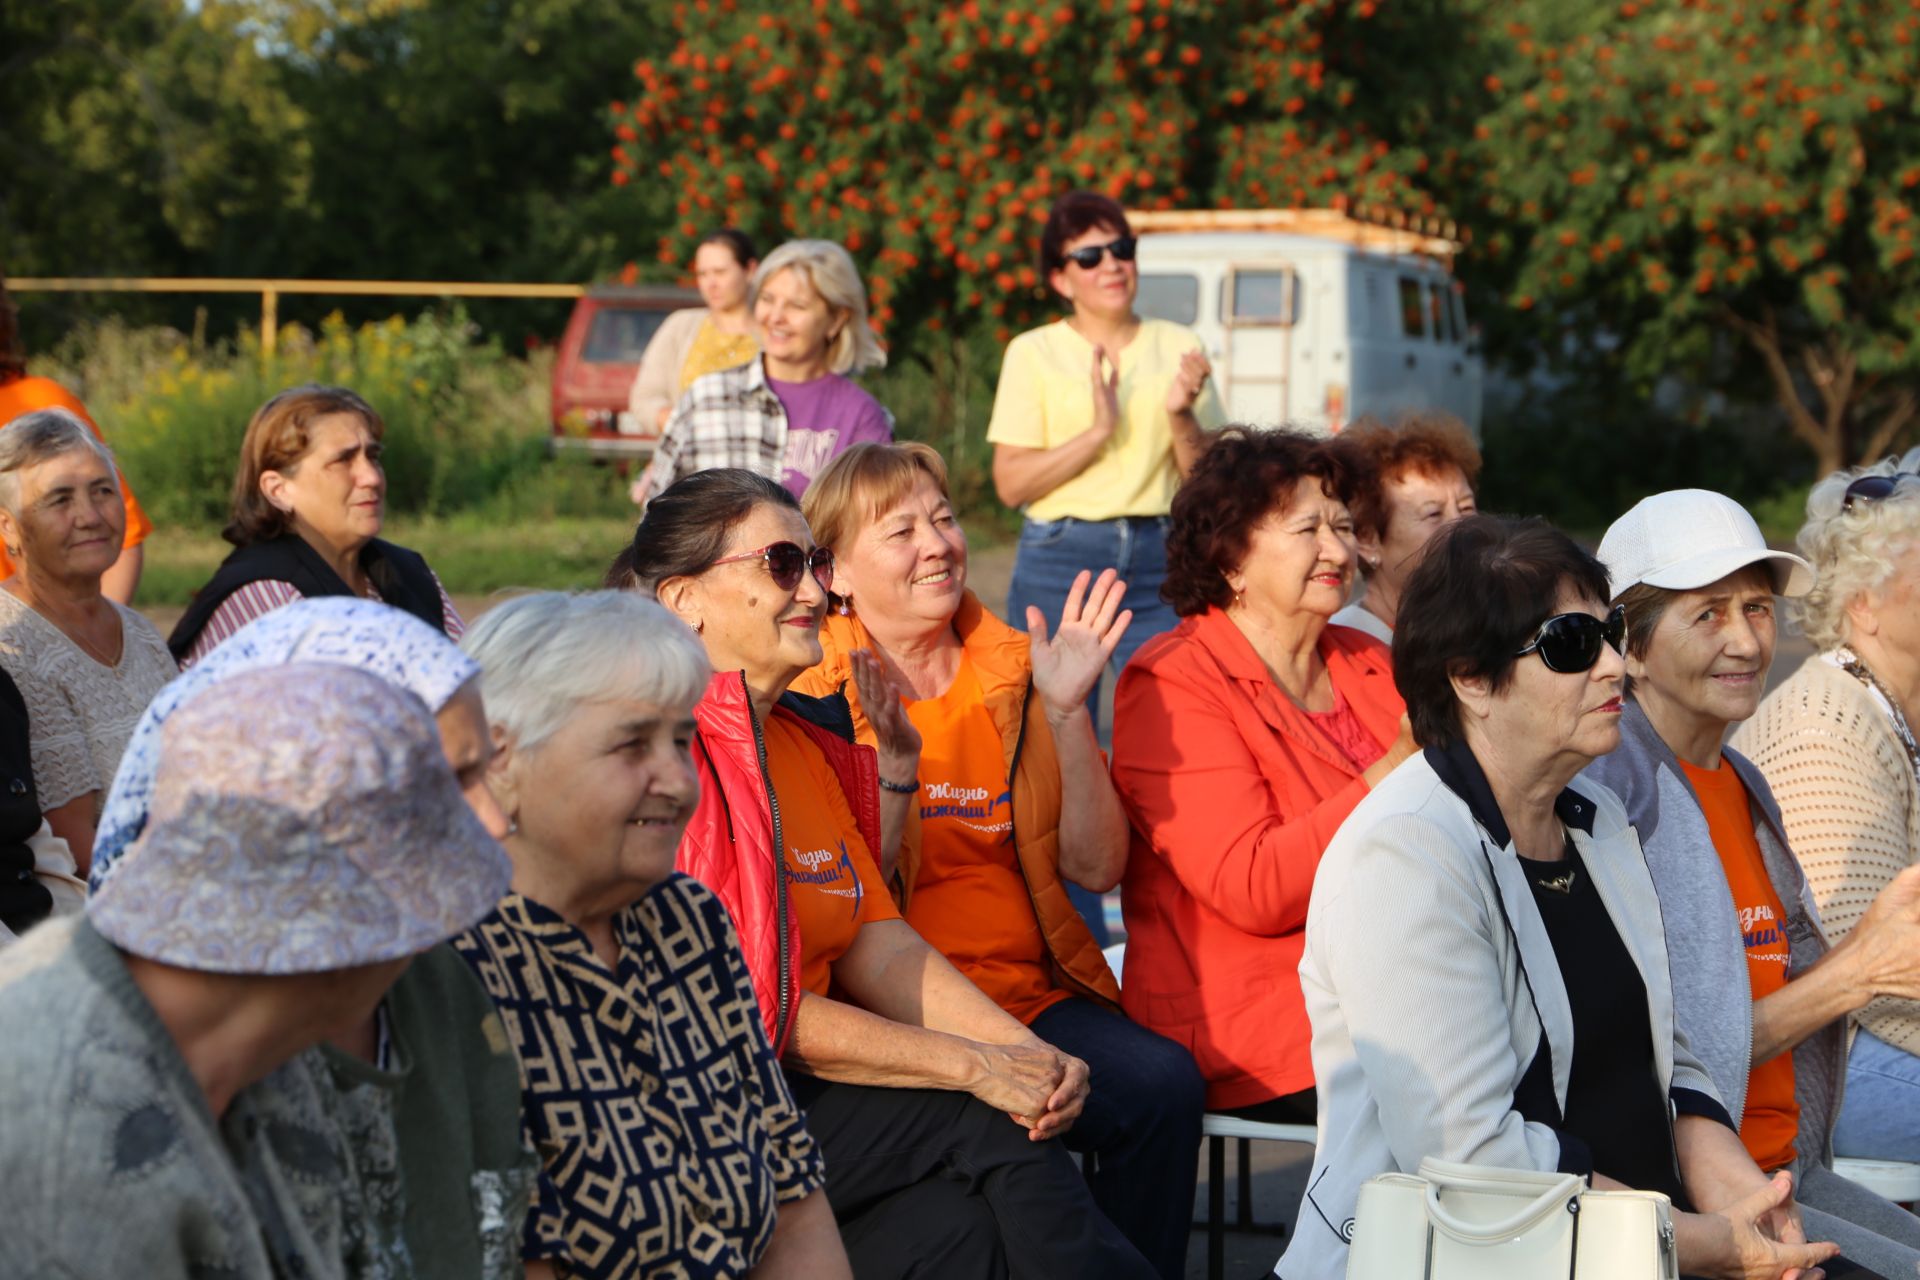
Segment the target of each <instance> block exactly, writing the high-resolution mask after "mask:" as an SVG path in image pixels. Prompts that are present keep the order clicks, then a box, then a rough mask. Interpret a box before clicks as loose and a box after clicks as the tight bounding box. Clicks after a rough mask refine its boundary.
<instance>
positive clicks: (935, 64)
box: [609, 0, 1477, 349]
mask: <svg viewBox="0 0 1920 1280" xmlns="http://www.w3.org/2000/svg"><path fill="white" fill-rule="evenodd" d="M672 18H673V23H672V25H673V29H674V30H675V31H677V32H678V33H679V38H678V40H677V42H676V43H674V44H673V45H672V46H671V47H669V48H666V49H663V50H662V51H661V52H659V53H658V54H656V55H652V56H642V57H641V58H640V59H639V60H638V61H637V62H635V63H634V64H633V85H632V93H631V96H630V99H629V100H624V101H617V102H615V103H613V104H612V106H611V108H610V109H609V114H610V123H611V125H612V128H613V132H614V135H615V142H616V146H615V150H614V170H613V173H612V181H613V183H614V184H615V185H616V186H618V187H619V188H620V189H621V190H622V191H624V192H626V193H627V197H628V202H627V204H626V206H625V207H627V208H629V209H630V210H631V212H632V217H631V223H632V225H634V226H635V227H648V228H659V229H662V230H663V234H662V235H661V236H660V239H659V242H658V244H657V245H656V246H655V252H656V256H657V259H658V261H659V262H660V263H663V264H668V266H669V267H670V268H673V269H678V267H679V265H680V264H682V263H684V262H685V261H686V260H687V258H688V257H689V255H690V253H691V251H692V248H693V245H694V243H695V242H696V241H697V240H698V238H699V237H700V236H702V235H704V234H705V233H706V232H707V231H709V230H710V229H712V228H713V227H716V226H721V225H728V224H731V225H737V226H741V227H743V228H745V229H747V230H749V231H751V232H753V233H755V234H757V235H758V236H760V237H761V238H762V239H764V240H766V241H768V242H772V241H777V240H780V239H785V238H787V237H789V236H799V235H806V236H821V237H826V238H830V239H835V240H839V241H841V242H842V243H844V244H845V245H846V246H847V247H848V249H850V250H851V251H852V252H853V253H854V254H855V256H856V257H857V258H858V259H859V260H860V261H861V262H862V264H863V266H864V268H865V270H866V274H867V283H868V287H869V292H870V295H871V298H872V302H873V309H874V319H875V322H876V324H877V325H878V326H879V327H880V329H881V330H882V332H883V333H885V334H886V335H887V336H888V337H889V338H890V339H891V340H892V342H893V344H894V346H895V347H896V349H899V348H901V347H903V346H906V347H909V348H911V347H912V346H913V345H914V344H915V343H920V344H924V345H928V346H931V345H937V344H939V343H942V342H944V339H942V338H941V337H939V335H941V334H942V333H951V332H952V331H953V330H955V329H974V328H978V329H980V330H985V331H991V332H992V333H993V334H994V335H995V336H997V337H1001V338H1004V337H1005V336H1006V335H1007V334H1008V333H1009V332H1010V331H1011V330H1012V329H1013V328H1014V327H1015V326H1017V325H1021V324H1025V323H1028V322H1030V321H1031V320H1032V319H1033V318H1034V317H1035V316H1036V315H1039V314H1042V313H1044V312H1047V311H1049V310H1050V309H1051V305H1050V303H1049V302H1048V301H1047V298H1046V294H1045V293H1044V291H1043V286H1044V282H1043V281H1041V280H1040V279H1039V273H1038V267H1037V264H1036V263H1035V262H1034V260H1033V255H1034V245H1035V242H1036V240H1037V237H1038V230H1039V224H1040V221H1041V220H1042V219H1043V218H1044V216H1045V213H1046V209H1047V207H1048V205H1049V204H1050V203H1051V202H1052V200H1053V199H1054V198H1055V197H1056V196H1058V195H1059V194H1060V193H1061V192H1063V191H1066V190H1069V189H1071V188H1074V187H1091V188H1095V189H1099V190H1103V191H1106V192H1108V193H1110V194H1112V195H1114V196H1115V197H1117V198H1119V199H1121V200H1122V201H1123V202H1124V203H1126V204H1127V205H1128V206H1129V207H1131V208H1142V209H1157V208H1173V207H1207V206H1211V205H1215V204H1219V205H1235V204H1246V205H1252V206H1256V207H1257V206H1260V205H1263V204H1269V203H1277V204H1327V203H1330V202H1332V201H1333V200H1334V199H1335V198H1337V197H1345V198H1349V199H1358V200H1372V201H1384V202H1389V203H1393V204H1396V205H1398V206H1400V207H1411V208H1416V209H1422V210H1425V211H1436V209H1435V205H1434V203H1433V201H1432V198H1431V196H1430V195H1428V194H1427V192H1428V190H1429V189H1430V184H1429V183H1428V181H1427V171H1428V170H1429V169H1430V168H1432V167H1433V166H1434V165H1435V164H1436V163H1439V164H1445V163H1447V162H1449V161H1450V160H1451V159H1452V158H1453V157H1454V154H1455V148H1453V147H1452V146H1450V145H1446V144H1444V143H1442V142H1440V140H1439V139H1438V137H1437V134H1438V133H1439V131H1440V126H1441V125H1442V123H1443V122H1446V121H1448V120H1455V121H1456V122H1457V120H1458V118H1459V116H1460V115H1461V113H1462V112H1463V111H1465V110H1466V109H1467V104H1468V103H1469V101H1470V99H1471V97H1472V96H1473V94H1474V93H1475V92H1477V88H1476V85H1477V80H1475V79H1473V78H1466V79H1464V80H1463V79H1462V78H1461V76H1460V73H1459V70H1458V68H1460V67H1461V66H1463V65H1464V64H1463V62H1462V61H1461V60H1460V59H1458V58H1453V57H1451V56H1450V54H1451V53H1452V52H1453V50H1454V48H1455V46H1456V45H1457V44H1458V41H1459V32H1460V31H1461V30H1462V28H1461V24H1459V23H1458V22H1456V21H1453V20H1450V19H1448V18H1447V16H1446V14H1445V13H1444V12H1443V11H1442V7H1441V6H1440V5H1438V4H1425V3H1406V4H1396V5H1391V6H1387V5H1379V6H1376V5H1375V4H1374V3H1372V0H1358V2H1355V0H1303V2H1302V3H1297V4H1287V5H1275V4H1272V3H1270V2H1269V0H962V2H961V3H957V4H956V3H948V2H947V0H893V2H892V3H886V4H877V3H873V2H872V0H834V2H832V3H828V2H827V0H815V2H814V3H812V4H810V5H801V4H784V3H759V4H750V3H740V2H737V0H679V2H678V3H675V4H674V6H673V10H672ZM1459 132H1461V133H1462V134H1463V133H1464V130H1463V129H1461V130H1459Z"/></svg>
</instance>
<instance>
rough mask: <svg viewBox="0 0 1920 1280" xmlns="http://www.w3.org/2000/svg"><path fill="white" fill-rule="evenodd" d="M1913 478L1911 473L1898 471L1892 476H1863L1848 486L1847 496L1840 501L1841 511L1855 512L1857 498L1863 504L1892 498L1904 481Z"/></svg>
mask: <svg viewBox="0 0 1920 1280" xmlns="http://www.w3.org/2000/svg"><path fill="white" fill-rule="evenodd" d="M1913 478H1914V475H1913V472H1911V471H1896V472H1894V473H1893V474H1892V475H1890V476H1861V477H1860V478H1859V479H1858V480H1855V481H1854V482H1853V483H1852V484H1850V485H1848V486H1847V492H1846V496H1845V497H1843V498H1841V499H1840V509H1841V510H1842V511H1851V510H1853V501H1854V499H1855V498H1858V499H1860V500H1861V501H1863V502H1878V501H1880V499H1882V498H1885V497H1888V496H1890V495H1891V494H1892V493H1893V491H1894V490H1895V489H1898V488H1899V487H1900V482H1901V481H1902V480H1911V479H1913Z"/></svg>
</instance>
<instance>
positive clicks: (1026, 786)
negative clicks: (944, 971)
mask: <svg viewBox="0 0 1920 1280" xmlns="http://www.w3.org/2000/svg"><path fill="white" fill-rule="evenodd" d="M953 629H954V632H955V634H956V635H958V636H959V637H960V643H961V645H962V646H964V647H965V649H966V651H967V657H968V659H969V660H970V661H971V662H972V663H973V670H974V675H975V677H976V678H977V679H978V680H979V682H980V691H981V694H982V696H983V698H984V699H985V701H986V707H987V714H988V715H989V716H990V717H991V718H992V720H993V725H994V728H995V729H997V730H999V732H1000V742H1001V745H1002V747H1003V749H1004V751H1005V753H1006V761H1007V773H1008V778H1009V783H1010V786H1011V789H1012V791H1013V838H1014V850H1015V853H1016V854H1017V857H1018V861H1019V864H1020V874H1021V876H1022V877H1023V878H1024V879H1025V880H1026V882H1027V892H1028V894H1029V896H1030V897H1031V898H1032V906H1033V911H1034V914H1035V916H1036V917H1037V918H1038V919H1039V921H1040V932H1041V934H1042V936H1044V937H1045V938H1046V942H1047V952H1048V954H1049V955H1050V956H1051V957H1052V960H1053V971H1054V972H1053V976H1054V981H1056V982H1057V983H1059V985H1060V986H1062V987H1064V988H1065V989H1066V990H1068V991H1071V992H1073V993H1074V994H1075V995H1080V996H1085V997H1087V998H1088V999H1091V1000H1096V1001H1099V1002H1100V1003H1103V1004H1105V1005H1107V1006H1109V1007H1110V1008H1113V1009H1116V1010H1117V1009H1118V1008H1119V1005H1120V986H1119V984H1118V983H1116V982H1115V981H1114V979H1113V971H1112V969H1110V968H1109V967H1108V966H1107V959H1106V957H1105V956H1103V955H1102V954H1100V947H1099V944H1098V943H1096V942H1095V941H1094V940H1093V934H1092V933H1091V932H1090V931H1089V930H1088V929H1087V924H1086V921H1084V920H1082V919H1081V918H1080V913H1079V912H1078V911H1076V910H1075V909H1074V906H1073V903H1072V901H1071V900H1070V899H1069V898H1068V897H1067V887H1066V884H1065V882H1063V881H1062V880H1061V878H1060V805H1061V800H1062V790H1061V783H1060V760H1059V757H1058V755H1056V754H1055V751H1054V745H1053V731H1052V730H1051V729H1049V728H1048V727H1047V716H1046V711H1045V709H1044V708H1043V707H1042V706H1041V703H1040V698H1039V696H1038V694H1037V693H1036V692H1035V691H1034V688H1033V669H1032V666H1031V664H1030V663H1029V662H1028V658H1027V636H1026V634H1025V633H1024V632H1021V631H1016V630H1014V629H1013V628H1012V627H1010V626H1008V625H1007V624H1006V623H1004V622H1002V621H1001V620H1000V619H998V618H996V617H994V616H993V614H991V613H989V612H988V611H987V609H986V607H985V606H983V605H982V604H981V603H980V601H979V600H978V599H976V598H975V597H974V594H973V593H972V592H971V591H969V592H967V593H966V596H965V598H964V599H963V600H962V601H961V603H960V609H959V612H957V613H956V614H955V615H954V618H953ZM820 642H821V646H822V647H823V648H824V649H825V651H826V656H825V657H824V658H823V659H822V660H821V662H820V664H819V665H818V666H816V667H813V668H812V669H810V670H808V671H806V672H804V673H802V674H801V676H800V678H799V679H797V680H795V681H794V682H793V686H792V687H793V690H794V692H796V693H805V694H812V695H814V696H816V697H819V696H824V695H826V694H831V693H844V694H845V695H846V698H847V702H848V704H849V705H850V706H851V707H852V708H853V727H854V736H855V737H856V738H857V739H858V740H859V741H860V742H863V743H866V744H867V745H869V746H871V745H872V744H873V741H874V734H873V726H872V725H871V724H870V723H868V721H867V716H866V711H865V709H864V708H863V707H861V705H860V693H859V690H858V688H857V687H856V686H855V684H854V681H853V667H852V664H851V661H850V660H849V658H848V655H849V654H850V653H852V652H853V650H855V649H866V648H871V647H872V646H873V641H872V639H871V638H870V637H869V636H868V635H867V630H866V628H865V627H863V626H861V625H860V620H859V619H858V618H843V617H838V616H836V615H833V614H829V615H828V616H827V619H826V623H825V625H824V626H823V627H821V629H820ZM919 867H920V815H919V810H918V808H917V807H915V808H913V809H911V810H910V812H909V814H908V817H907V824H906V828H905V830H904V832H903V833H902V835H901V839H900V856H899V860H898V862H897V864H896V870H895V875H894V883H893V891H894V896H895V897H896V898H898V899H899V902H900V909H901V911H902V912H903V913H904V912H905V911H906V908H907V903H908V901H909V899H910V898H911V897H912V894H913V882H914V879H915V876H916V875H917V874H918V871H919Z"/></svg>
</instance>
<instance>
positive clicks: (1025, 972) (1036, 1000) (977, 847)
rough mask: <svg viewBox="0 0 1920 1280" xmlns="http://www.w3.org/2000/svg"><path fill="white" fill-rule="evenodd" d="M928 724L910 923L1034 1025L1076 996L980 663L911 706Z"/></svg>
mask: <svg viewBox="0 0 1920 1280" xmlns="http://www.w3.org/2000/svg"><path fill="white" fill-rule="evenodd" d="M907 717H908V718H909V719H911V720H912V721H913V727H914V728H916V729H918V730H919V731H920V742H921V747H920V797H919V805H920V870H919V874H918V876H917V878H916V879H915V880H914V883H913V897H912V899H911V900H910V901H909V902H908V904H907V923H908V924H910V925H912V926H913V927H914V929H915V930H916V931H918V932H919V934H920V936H921V937H923V938H925V939H926V940H927V943H928V945H930V946H932V947H933V948H934V949H935V950H936V951H938V952H940V953H941V954H942V955H944V956H946V958H947V959H949V960H951V961H953V964H954V967H955V968H957V969H958V970H960V972H962V973H964V974H966V975H967V977H969V978H971V979H973V984H974V985H975V986H977V987H979V988H980V989H981V990H982V991H984V992H986V993H987V995H988V996H989V997H991V998H992V1000H993V1002H994V1003H995V1004H997V1005H999V1006H1000V1007H1001V1008H1002V1009H1005V1010H1006V1011H1007V1012H1008V1013H1010V1014H1012V1015H1013V1016H1014V1017H1016V1018H1018V1019H1019V1020H1020V1021H1021V1022H1032V1021H1033V1020H1034V1019H1035V1018H1036V1017H1038V1016H1039V1015H1040V1013H1041V1011H1042V1010H1044V1009H1047V1008H1049V1007H1051V1006H1052V1005H1055V1004H1058V1003H1059V1002H1060V1001H1062V1000H1065V999H1066V998H1067V996H1068V995H1069V994H1070V993H1069V992H1067V991H1064V990H1062V989H1061V988H1059V987H1057V986H1055V985H1054V982H1053V977H1052V974H1051V973H1050V972H1049V969H1048V956H1047V943H1046V939H1045V938H1044V937H1042V936H1041V933H1040V918H1039V916H1038V915H1037V914H1035V912H1034V907H1033V897H1032V895H1031V894H1029V893H1028V892H1027V882H1026V877H1024V876H1023V875H1021V873H1020V865H1019V862H1018V861H1017V855H1016V853H1015V851H1014V845H1013V792H1012V791H1011V790H1010V789H1009V788H1008V785H1007V763H1006V753H1005V751H1004V749H1003V747H1002V744H1001V742H1000V732H999V730H997V729H995V728H994V726H993V718H992V717H991V716H990V715H988V714H987V706H986V702H985V700H984V698H983V696H982V694H981V692H980V681H979V679H978V677H976V676H975V675H974V671H973V664H972V663H971V662H970V661H967V660H965V659H962V661H961V663H960V670H959V673H958V674H957V675H955V676H954V679H953V683H952V685H950V686H949V687H948V689H947V691H946V692H945V693H943V694H941V695H940V696H939V697H937V698H925V699H922V700H921V701H919V702H910V703H908V704H907Z"/></svg>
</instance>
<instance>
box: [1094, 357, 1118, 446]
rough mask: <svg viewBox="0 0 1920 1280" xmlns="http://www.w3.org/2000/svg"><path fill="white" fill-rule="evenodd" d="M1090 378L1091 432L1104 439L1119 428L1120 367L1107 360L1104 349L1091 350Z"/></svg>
mask: <svg viewBox="0 0 1920 1280" xmlns="http://www.w3.org/2000/svg"><path fill="white" fill-rule="evenodd" d="M1092 378H1093V430H1094V431H1095V432H1096V433H1098V434H1099V435H1100V436H1101V438H1103V439H1104V438H1106V437H1108V436H1111V435H1112V434H1113V433H1114V432H1115V431H1116V430H1118V429H1119V426H1120V366H1119V365H1117V364H1115V363H1114V362H1113V361H1112V360H1111V359H1109V358H1108V356H1107V349H1106V348H1105V347H1101V346H1096V347H1094V349H1093V373H1092Z"/></svg>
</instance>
